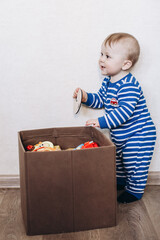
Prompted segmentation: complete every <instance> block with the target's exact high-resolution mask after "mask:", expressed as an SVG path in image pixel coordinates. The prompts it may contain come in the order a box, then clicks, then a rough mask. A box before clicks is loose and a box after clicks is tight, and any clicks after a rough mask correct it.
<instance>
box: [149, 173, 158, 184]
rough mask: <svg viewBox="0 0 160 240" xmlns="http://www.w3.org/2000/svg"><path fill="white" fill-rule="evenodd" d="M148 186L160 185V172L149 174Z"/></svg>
mask: <svg viewBox="0 0 160 240" xmlns="http://www.w3.org/2000/svg"><path fill="white" fill-rule="evenodd" d="M147 185H160V171H156V172H153V171H150V172H149V174H148V180H147Z"/></svg>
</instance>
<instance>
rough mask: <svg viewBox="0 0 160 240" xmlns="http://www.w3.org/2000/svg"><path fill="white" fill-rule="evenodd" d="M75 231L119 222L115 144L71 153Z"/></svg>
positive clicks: (108, 225)
mask: <svg viewBox="0 0 160 240" xmlns="http://www.w3.org/2000/svg"><path fill="white" fill-rule="evenodd" d="M72 162H73V181H74V227H75V231H79V230H87V229H94V228H103V227H110V226H114V225H115V224H116V204H117V198H116V176H115V147H109V148H105V147H104V148H98V149H90V150H79V151H75V152H73V154H72Z"/></svg>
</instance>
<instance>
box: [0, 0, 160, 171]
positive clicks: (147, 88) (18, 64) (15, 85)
mask: <svg viewBox="0 0 160 240" xmlns="http://www.w3.org/2000/svg"><path fill="white" fill-rule="evenodd" d="M159 12H160V1H158V0H153V1H151V0H141V1H139V0H134V1H132V0H123V1H119V0H117V1H116V0H112V1H109V0H67V1H66V0H48V1H46V0H14V1H13V0H5V1H4V0H1V1H0V83H1V87H0V111H1V124H0V133H1V134H0V145H1V148H0V174H18V173H19V167H18V148H17V132H18V131H20V130H24V129H36V128H48V127H60V126H80V125H81V126H83V125H84V124H85V121H86V120H87V119H89V118H95V117H97V116H99V115H102V114H103V111H102V110H91V109H88V108H85V107H83V108H82V109H81V111H80V112H79V114H78V115H77V116H74V114H73V99H72V93H73V91H74V89H75V87H77V86H80V87H82V88H84V89H85V90H86V91H96V90H98V88H99V87H100V84H101V80H102V79H101V76H100V72H99V69H98V58H99V55H100V47H101V43H102V41H103V40H104V38H105V37H106V36H107V35H108V34H110V33H112V32H119V31H122V32H128V33H131V34H133V35H135V36H136V37H137V39H138V40H139V42H140V45H141V57H140V60H139V63H138V64H137V66H136V67H135V68H134V71H133V73H134V74H135V76H136V77H137V79H138V80H139V81H140V82H141V85H142V87H143V90H144V93H145V96H146V99H147V103H148V107H149V110H150V112H151V115H152V117H153V120H154V122H155V124H156V126H157V136H158V138H157V144H156V149H155V152H154V157H153V161H152V164H151V167H150V170H152V171H160V161H159V159H160V148H159V146H160V111H159V105H160V95H159V90H160V77H159V56H160V47H159V44H160V31H159V26H160V16H159Z"/></svg>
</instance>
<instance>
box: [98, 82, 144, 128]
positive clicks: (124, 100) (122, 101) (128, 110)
mask: <svg viewBox="0 0 160 240" xmlns="http://www.w3.org/2000/svg"><path fill="white" fill-rule="evenodd" d="M140 94H141V92H140V89H139V88H138V87H137V86H136V85H134V84H133V83H127V84H124V85H122V86H121V87H120V89H119V91H118V94H117V96H118V107H115V108H114V110H112V111H110V113H108V114H106V115H105V116H103V117H100V118H98V121H99V124H100V127H101V128H109V129H111V128H117V127H119V126H120V125H122V124H123V123H125V122H126V121H127V120H128V119H129V118H130V117H131V116H132V115H133V113H134V109H135V107H136V105H137V103H138V101H139V99H140Z"/></svg>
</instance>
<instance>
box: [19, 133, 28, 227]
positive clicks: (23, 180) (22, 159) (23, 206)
mask: <svg viewBox="0 0 160 240" xmlns="http://www.w3.org/2000/svg"><path fill="white" fill-rule="evenodd" d="M18 148H19V172H20V193H21V209H22V216H23V220H24V225H25V229H26V231H28V221H27V219H28V214H27V191H26V165H25V156H26V155H25V152H24V148H23V145H22V141H21V135H20V132H19V133H18Z"/></svg>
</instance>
